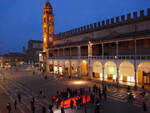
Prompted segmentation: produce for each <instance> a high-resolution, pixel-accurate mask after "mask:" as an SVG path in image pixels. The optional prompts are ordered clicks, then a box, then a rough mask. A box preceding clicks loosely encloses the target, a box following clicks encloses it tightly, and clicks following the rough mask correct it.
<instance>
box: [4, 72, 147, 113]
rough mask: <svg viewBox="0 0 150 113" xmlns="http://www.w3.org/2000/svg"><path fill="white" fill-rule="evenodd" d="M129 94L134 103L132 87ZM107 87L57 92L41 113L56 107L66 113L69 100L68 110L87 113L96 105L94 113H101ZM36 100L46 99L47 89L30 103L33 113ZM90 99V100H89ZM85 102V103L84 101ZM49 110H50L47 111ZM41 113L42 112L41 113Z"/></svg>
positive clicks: (9, 109)
mask: <svg viewBox="0 0 150 113" xmlns="http://www.w3.org/2000/svg"><path fill="white" fill-rule="evenodd" d="M33 75H35V72H33ZM44 79H45V80H47V79H48V76H47V75H45V76H44ZM127 92H128V93H129V95H128V102H129V103H133V102H134V100H135V98H134V95H133V93H132V91H131V89H130V87H129V86H128V87H127ZM107 93H108V92H107V86H106V85H102V86H99V87H98V86H97V85H96V84H95V85H94V86H93V87H88V88H78V89H77V88H76V89H75V88H66V90H63V91H57V92H56V95H53V96H51V102H50V103H49V106H41V113H54V110H53V109H54V107H55V109H57V110H60V111H61V113H65V110H66V103H65V101H67V100H68V99H70V101H69V103H67V104H69V105H68V106H69V107H68V108H70V109H71V110H83V112H84V113H87V111H88V109H87V107H88V105H94V107H95V108H94V111H93V113H100V111H101V108H102V103H103V102H104V101H107ZM145 94H146V91H145V89H144V88H143V90H142V93H141V95H142V96H143V98H144V97H145ZM21 97H22V96H21V93H18V94H17V99H15V100H14V103H13V104H14V109H15V110H16V109H17V106H18V104H19V103H21V101H22V99H21ZM35 98H37V99H39V98H44V99H47V98H46V91H45V89H43V90H40V91H39V94H38V96H37V97H33V98H32V99H31V101H30V105H31V111H32V113H35V109H36V107H35ZM88 98H89V100H88ZM84 100H85V101H84ZM142 104H143V110H144V111H147V106H146V103H145V101H143V103H142ZM6 108H7V110H8V113H10V112H11V109H12V107H11V104H10V103H8V104H7V105H6ZM47 108H48V110H47ZM39 113H40V112H39Z"/></svg>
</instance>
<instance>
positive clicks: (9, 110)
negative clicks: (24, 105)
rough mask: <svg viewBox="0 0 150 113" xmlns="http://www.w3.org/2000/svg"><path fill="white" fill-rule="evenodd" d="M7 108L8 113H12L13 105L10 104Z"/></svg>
mask: <svg viewBox="0 0 150 113" xmlns="http://www.w3.org/2000/svg"><path fill="white" fill-rule="evenodd" d="M6 108H7V110H8V113H10V112H11V104H10V103H8V104H7V105H6Z"/></svg>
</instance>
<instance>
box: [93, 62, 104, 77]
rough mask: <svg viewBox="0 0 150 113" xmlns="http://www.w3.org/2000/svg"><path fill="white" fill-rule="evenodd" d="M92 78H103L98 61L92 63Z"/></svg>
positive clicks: (100, 64)
mask: <svg viewBox="0 0 150 113" xmlns="http://www.w3.org/2000/svg"><path fill="white" fill-rule="evenodd" d="M92 67H93V78H101V79H102V78H103V70H102V63H101V62H100V61H94V62H93V66H92Z"/></svg>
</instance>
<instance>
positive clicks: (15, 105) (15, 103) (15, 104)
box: [14, 99, 17, 110]
mask: <svg viewBox="0 0 150 113" xmlns="http://www.w3.org/2000/svg"><path fill="white" fill-rule="evenodd" d="M14 107H15V110H16V109H17V100H16V99H15V100H14Z"/></svg>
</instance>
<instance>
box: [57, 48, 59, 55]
mask: <svg viewBox="0 0 150 113" xmlns="http://www.w3.org/2000/svg"><path fill="white" fill-rule="evenodd" d="M57 57H59V49H57Z"/></svg>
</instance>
